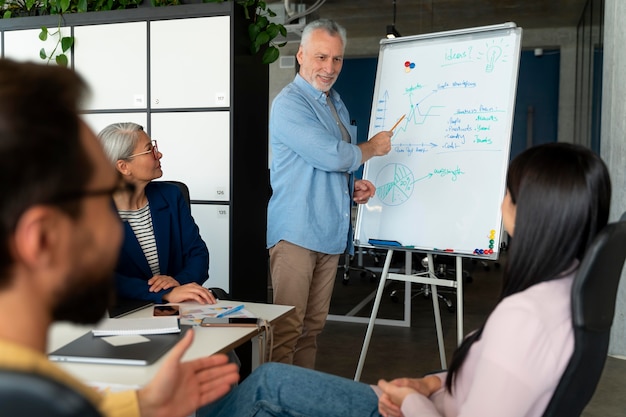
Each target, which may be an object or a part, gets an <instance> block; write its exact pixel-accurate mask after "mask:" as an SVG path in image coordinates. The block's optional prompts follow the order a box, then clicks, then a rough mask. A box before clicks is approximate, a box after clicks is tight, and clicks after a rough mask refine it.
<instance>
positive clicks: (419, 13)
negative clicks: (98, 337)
mask: <svg viewBox="0 0 626 417" xmlns="http://www.w3.org/2000/svg"><path fill="white" fill-rule="evenodd" d="M291 3H292V4H296V3H297V1H295V0H292V1H291ZM305 3H306V4H307V7H310V6H311V5H312V4H313V3H314V2H313V1H312V0H308V1H306V2H305ZM586 3H587V0H547V1H546V0H396V29H397V30H398V32H400V34H401V35H403V36H408V35H416V34H420V33H430V32H438V31H442V30H452V29H461V28H468V27H475V26H484V25H493V24H498V23H504V22H509V21H513V22H515V23H516V24H517V25H518V26H521V27H522V28H525V29H531V28H533V29H534V28H555V27H575V26H576V25H577V24H578V21H579V19H580V17H581V16H582V14H583V10H584V8H585V4H586ZM317 17H324V18H331V19H334V20H336V21H337V22H339V23H340V24H342V25H343V26H344V27H345V28H346V29H347V31H348V37H350V38H360V37H371V36H376V37H378V36H384V35H385V33H386V27H387V25H391V24H392V23H393V0H326V1H325V2H324V4H323V5H322V6H321V7H320V8H319V9H318V10H317V11H316V12H314V14H312V15H311V17H309V18H308V19H307V20H312V19H314V18H317Z"/></svg>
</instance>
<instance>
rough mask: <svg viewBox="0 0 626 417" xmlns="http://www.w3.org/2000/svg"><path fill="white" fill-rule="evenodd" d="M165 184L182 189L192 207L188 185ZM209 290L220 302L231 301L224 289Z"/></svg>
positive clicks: (214, 288)
mask: <svg viewBox="0 0 626 417" xmlns="http://www.w3.org/2000/svg"><path fill="white" fill-rule="evenodd" d="M163 182H166V183H169V184H174V185H176V186H177V187H178V188H179V189H180V192H181V193H183V197H185V200H186V201H187V204H188V205H189V207H191V196H190V193H189V187H188V186H187V184H185V183H184V182H181V181H163ZM209 290H211V292H212V293H213V295H215V297H217V298H218V299H220V300H230V299H231V297H230V294H228V293H227V292H226V291H225V290H224V289H222V288H219V287H209Z"/></svg>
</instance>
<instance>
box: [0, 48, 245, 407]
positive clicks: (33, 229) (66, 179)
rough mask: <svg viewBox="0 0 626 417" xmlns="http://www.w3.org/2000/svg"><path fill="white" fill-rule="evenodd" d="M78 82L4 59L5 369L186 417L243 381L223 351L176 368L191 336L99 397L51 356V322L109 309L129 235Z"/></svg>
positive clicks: (0, 283)
mask: <svg viewBox="0 0 626 417" xmlns="http://www.w3.org/2000/svg"><path fill="white" fill-rule="evenodd" d="M83 89H84V84H83V82H82V81H81V80H80V79H79V78H78V77H77V76H76V75H75V74H74V73H73V72H71V71H70V70H67V69H64V68H60V67H56V66H55V67H53V66H50V67H47V66H42V65H35V64H18V63H15V62H12V61H7V60H0V189H1V192H2V198H1V199H0V222H1V225H2V226H1V229H0V317H3V319H2V320H0V370H5V371H15V372H24V373H32V374H38V375H41V376H43V377H45V378H48V379H52V380H54V381H56V382H57V383H60V384H62V385H64V386H66V387H69V388H70V389H72V390H73V391H75V392H77V393H79V394H80V395H82V396H83V397H85V398H86V399H87V400H88V401H89V402H90V403H91V404H92V405H93V407H94V408H96V409H97V410H98V411H99V412H100V413H101V414H102V415H104V416H140V415H141V416H144V417H146V416H155V417H157V416H163V417H166V416H167V417H170V416H180V417H184V416H188V415H189V414H191V413H193V412H194V411H195V410H196V409H197V408H198V407H200V406H202V405H205V404H207V403H209V402H211V401H214V400H215V399H217V398H219V397H221V396H223V395H224V394H225V393H226V392H228V390H229V389H230V386H231V385H232V384H234V383H236V382H237V380H238V378H239V376H238V373H237V367H236V365H234V364H228V363H227V357H226V356H224V355H215V356H212V357H207V358H201V359H197V360H194V361H190V362H185V363H181V362H180V359H181V357H182V355H183V354H184V353H185V351H186V349H187V348H188V347H189V346H190V344H191V342H192V340H193V332H192V331H189V332H188V334H187V335H185V337H184V338H183V339H182V340H181V341H180V342H179V343H178V344H177V345H176V346H175V347H174V348H173V349H172V351H171V352H170V354H169V357H168V358H167V359H166V360H165V362H164V364H163V367H162V368H161V369H160V371H159V372H158V373H157V375H156V376H155V378H154V379H153V380H152V381H151V382H150V383H149V384H148V385H146V386H145V387H143V388H141V389H140V390H138V391H128V392H123V393H117V394H112V395H106V396H101V395H100V394H98V393H96V392H95V391H93V390H92V389H91V388H89V387H87V386H85V385H84V384H82V383H81V382H79V381H77V380H76V379H75V378H73V377H72V376H70V375H68V374H66V373H65V372H64V371H62V370H61V369H60V368H58V367H56V366H55V365H53V364H51V363H50V362H48V360H47V357H46V344H47V340H46V339H47V333H48V328H49V326H50V325H51V323H52V322H53V321H54V320H70V321H74V322H77V323H94V322H96V321H97V320H99V319H100V318H101V317H103V316H104V314H105V311H106V307H107V306H108V304H109V301H110V300H111V295H112V291H113V281H112V279H113V267H114V266H115V263H116V260H117V255H118V253H119V249H120V244H121V239H122V228H121V223H120V220H119V218H118V216H117V213H116V212H115V208H114V206H113V205H112V200H111V197H112V194H113V193H114V192H115V191H116V190H118V189H119V187H120V184H122V182H121V181H120V180H121V179H120V178H119V177H118V175H117V174H116V172H115V170H114V168H113V166H112V165H111V163H110V162H109V161H108V160H107V159H106V157H105V155H104V152H103V150H102V148H101V147H100V144H99V142H98V141H97V139H96V137H95V136H94V134H93V133H92V132H91V131H90V130H89V128H87V126H86V125H85V124H84V123H83V122H81V121H80V119H79V117H78V101H79V99H80V97H81V95H82V92H83ZM63 400H64V399H63V398H59V401H63ZM8 407H9V406H8V405H7V404H5V403H0V415H3V416H4V415H25V414H24V413H21V412H20V410H19V405H18V406H16V407H17V408H18V409H16V408H13V407H12V408H11V410H9V409H8Z"/></svg>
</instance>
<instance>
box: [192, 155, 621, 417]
mask: <svg viewBox="0 0 626 417" xmlns="http://www.w3.org/2000/svg"><path fill="white" fill-rule="evenodd" d="M506 185H507V192H506V195H505V197H504V201H503V202H502V218H503V223H504V228H505V229H506V230H507V232H508V233H509V235H511V236H512V240H511V244H510V247H509V253H508V259H507V264H506V267H505V269H504V282H503V287H502V293H501V295H500V299H499V302H498V304H497V305H496V307H495V308H494V310H493V311H492V312H491V314H490V315H489V316H488V317H487V319H486V320H485V322H484V324H483V325H482V326H481V327H480V328H479V329H477V330H475V331H474V332H472V333H470V334H469V335H468V336H467V337H466V338H465V340H464V341H463V343H462V344H461V345H460V346H459V348H458V349H457V351H456V352H455V354H454V357H453V359H452V363H451V365H450V368H449V369H448V370H447V372H442V373H438V374H433V375H428V376H426V377H424V378H416V379H411V378H400V379H396V380H393V381H389V382H388V381H384V380H381V381H379V383H378V385H377V386H369V385H367V384H363V383H359V382H354V381H351V380H347V379H345V378H340V377H336V376H332V375H328V374H323V373H320V372H315V371H310V370H305V369H302V368H298V367H293V366H285V365H281V364H267V365H264V366H262V367H260V368H259V369H257V370H256V371H255V372H253V373H252V375H251V376H250V377H248V378H247V379H246V380H245V381H244V382H243V383H242V384H241V385H240V386H239V387H237V388H235V389H234V390H233V392H231V393H230V394H229V395H227V396H226V397H225V398H224V399H222V400H220V401H218V402H217V403H215V404H214V405H212V406H209V407H208V408H207V409H206V410H204V411H206V412H207V415H220V416H237V417H241V416H324V417H328V416H342V417H344V416H355V417H356V416H358V417H364V416H378V415H382V416H384V417H397V416H405V417H409V416H416V417H423V416H446V417H453V416H454V417H455V416H480V417H490V416H493V417H502V416H507V417H512V416H513V417H514V416H525V417H534V416H541V415H542V414H543V412H544V410H545V408H546V406H547V404H548V402H549V401H550V398H551V397H552V394H553V392H554V390H555V389H556V386H557V385H558V382H559V380H560V378H561V375H562V374H563V371H564V370H565V367H566V366H567V363H568V361H569V358H570V356H571V354H572V351H573V348H574V337H573V330H572V320H571V306H570V293H571V286H572V281H573V277H574V275H575V273H576V271H577V268H578V264H579V261H580V260H581V259H582V257H583V255H584V253H585V251H586V250H587V248H588V247H589V245H590V243H591V241H592V240H593V239H594V237H595V236H596V235H597V233H598V232H599V231H600V230H601V229H602V228H603V227H604V226H605V225H606V223H607V221H608V214H609V205H610V198H611V184H610V179H609V174H608V170H607V168H606V166H605V164H604V163H603V162H602V160H601V159H600V158H599V157H598V156H597V155H595V154H594V153H593V152H591V151H590V150H589V149H587V148H584V147H581V146H577V145H572V144H565V143H553V144H546V145H541V146H538V147H535V148H531V149H528V150H527V151H525V152H523V153H522V154H520V155H519V156H518V157H517V158H515V159H514V160H513V162H512V163H511V165H510V167H509V172H508V175H507V183H506ZM601 278H602V277H598V279H601Z"/></svg>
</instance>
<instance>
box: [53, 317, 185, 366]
mask: <svg viewBox="0 0 626 417" xmlns="http://www.w3.org/2000/svg"><path fill="white" fill-rule="evenodd" d="M190 328H191V326H181V331H180V333H171V334H155V335H145V336H141V337H145V338H147V339H148V341H147V342H145V343H136V344H132V345H123V346H113V345H111V344H110V343H108V342H106V341H105V340H104V339H103V338H102V337H98V336H94V335H93V334H92V332H87V333H85V334H84V335H82V336H81V337H79V338H78V339H76V340H74V341H72V342H70V343H68V344H67V345H65V346H63V347H61V348H59V349H57V350H55V351H54V352H51V353H50V354H48V358H49V359H50V360H52V361H55V362H81V363H98V364H110V365H150V364H152V363H154V362H155V361H157V360H158V359H159V358H160V357H161V356H163V355H164V354H165V353H166V352H167V351H169V350H170V349H171V348H172V347H173V346H174V345H175V344H176V343H177V342H178V341H179V340H180V339H181V338H182V337H183V335H184V334H185V333H186V332H187V330H188V329H190Z"/></svg>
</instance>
